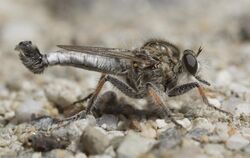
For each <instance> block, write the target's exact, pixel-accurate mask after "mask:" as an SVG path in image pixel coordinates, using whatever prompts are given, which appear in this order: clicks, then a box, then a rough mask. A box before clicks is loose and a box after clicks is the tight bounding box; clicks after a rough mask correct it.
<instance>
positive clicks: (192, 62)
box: [182, 50, 198, 75]
mask: <svg viewBox="0 0 250 158" xmlns="http://www.w3.org/2000/svg"><path fill="white" fill-rule="evenodd" d="M191 52H192V51H191V50H185V51H184V55H183V57H182V61H183V63H184V65H185V67H186V69H187V71H188V72H189V73H190V74H192V75H195V74H196V72H197V70H198V62H197V60H196V57H195V56H194V55H193V54H192V53H191Z"/></svg>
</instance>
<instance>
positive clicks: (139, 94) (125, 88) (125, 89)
mask: <svg viewBox="0 0 250 158" xmlns="http://www.w3.org/2000/svg"><path fill="white" fill-rule="evenodd" d="M106 80H107V81H109V82H110V83H111V84H112V85H113V86H115V87H116V88H117V89H119V90H120V91H121V92H122V93H124V94H125V95H127V96H128V97H131V98H136V99H141V98H143V97H145V96H146V92H145V91H143V90H139V91H138V90H135V89H134V88H132V87H131V86H129V85H128V84H126V83H124V82H123V81H121V80H119V79H117V78H115V77H112V76H107V77H106Z"/></svg>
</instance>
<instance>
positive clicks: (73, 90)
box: [44, 79, 81, 109]
mask: <svg viewBox="0 0 250 158" xmlns="http://www.w3.org/2000/svg"><path fill="white" fill-rule="evenodd" d="M44 88H45V95H46V97H47V98H48V100H49V101H51V102H52V103H54V104H55V105H56V106H57V107H58V108H59V109H64V108H66V107H68V106H70V105H71V104H72V103H73V102H75V101H76V100H78V99H77V96H79V95H80V94H81V91H80V87H79V85H77V84H76V83H75V82H72V81H70V80H63V79H57V80H55V81H51V82H50V83H48V84H47V85H45V86H44Z"/></svg>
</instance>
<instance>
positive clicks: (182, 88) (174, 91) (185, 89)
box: [168, 82, 232, 116]
mask: <svg viewBox="0 0 250 158" xmlns="http://www.w3.org/2000/svg"><path fill="white" fill-rule="evenodd" d="M193 88H197V89H198V91H199V94H200V95H201V97H202V100H203V102H204V103H205V104H206V105H208V106H209V107H212V108H214V109H215V110H218V111H220V112H222V113H225V114H227V115H230V116H232V114H231V113H230V112H227V111H225V110H222V109H220V108H218V107H216V106H214V105H213V104H210V103H209V101H208V99H207V97H206V94H205V92H204V90H203V88H202V87H201V86H200V85H199V84H198V83H197V82H191V83H187V84H183V85H180V86H177V87H175V88H173V89H171V90H170V91H169V92H168V96H169V97H174V96H178V95H182V94H184V93H186V92H188V91H190V90H191V89H193Z"/></svg>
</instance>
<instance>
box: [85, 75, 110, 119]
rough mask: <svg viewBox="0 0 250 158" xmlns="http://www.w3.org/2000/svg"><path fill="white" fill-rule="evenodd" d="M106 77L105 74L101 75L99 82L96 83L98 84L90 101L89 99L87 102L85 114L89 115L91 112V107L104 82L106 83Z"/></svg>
mask: <svg viewBox="0 0 250 158" xmlns="http://www.w3.org/2000/svg"><path fill="white" fill-rule="evenodd" d="M106 76H107V75H106V74H102V76H101V77H100V79H99V82H98V84H97V86H96V89H95V91H94V92H93V93H92V95H91V96H90V99H89V102H88V105H87V109H86V113H87V114H89V113H90V112H91V110H92V105H93V104H94V102H95V100H96V98H97V96H98V95H99V93H100V92H101V90H102V88H103V86H104V84H105V82H106V81H107V80H106Z"/></svg>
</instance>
